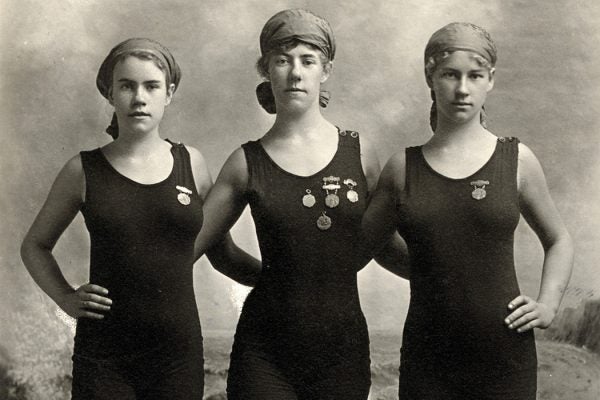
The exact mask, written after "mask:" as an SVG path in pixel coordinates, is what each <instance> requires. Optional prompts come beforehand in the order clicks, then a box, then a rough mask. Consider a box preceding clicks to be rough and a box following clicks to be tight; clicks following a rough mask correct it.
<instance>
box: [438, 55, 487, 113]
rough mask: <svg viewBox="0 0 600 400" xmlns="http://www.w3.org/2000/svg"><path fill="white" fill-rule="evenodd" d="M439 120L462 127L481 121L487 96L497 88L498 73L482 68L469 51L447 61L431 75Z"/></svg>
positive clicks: (447, 58) (445, 59) (446, 59)
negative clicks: (443, 119) (474, 120)
mask: <svg viewBox="0 0 600 400" xmlns="http://www.w3.org/2000/svg"><path fill="white" fill-rule="evenodd" d="M431 85H432V89H433V91H434V92H435V98H436V104H437V111H438V119H439V118H445V119H447V120H449V121H451V122H454V123H458V124H462V123H465V122H468V121H470V120H472V119H473V118H477V120H479V113H480V111H481V107H482V106H483V104H484V103H485V100H486V98H487V94H488V92H489V91H490V90H492V88H493V87H494V70H493V69H492V70H489V69H488V68H487V67H486V66H482V65H481V64H480V61H479V60H478V59H477V58H475V57H474V53H472V52H468V51H455V52H452V53H451V54H450V55H449V56H448V57H446V58H444V59H443V60H442V61H441V63H440V64H439V65H438V66H437V67H436V69H435V71H434V72H433V74H432V75H431Z"/></svg>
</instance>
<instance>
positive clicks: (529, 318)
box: [504, 295, 555, 333]
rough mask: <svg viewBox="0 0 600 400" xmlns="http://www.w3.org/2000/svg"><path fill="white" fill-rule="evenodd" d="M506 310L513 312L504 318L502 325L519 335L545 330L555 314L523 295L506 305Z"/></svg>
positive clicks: (548, 308) (543, 305)
mask: <svg viewBox="0 0 600 400" xmlns="http://www.w3.org/2000/svg"><path fill="white" fill-rule="evenodd" d="M508 309H509V310H511V311H513V312H512V313H511V314H510V315H509V316H508V317H506V319H505V320H504V323H505V324H506V325H508V327H509V328H510V329H516V330H517V332H519V333H521V332H526V331H528V330H531V329H533V328H541V329H546V328H547V327H548V326H550V324H551V323H552V320H553V319H554V316H555V312H554V311H553V310H552V309H551V308H550V307H548V306H547V305H546V304H544V303H539V302H537V301H535V300H533V299H532V298H531V297H527V296H523V295H521V296H518V297H516V298H514V299H513V300H512V301H511V302H510V303H509V304H508Z"/></svg>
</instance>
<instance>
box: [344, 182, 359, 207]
mask: <svg viewBox="0 0 600 400" xmlns="http://www.w3.org/2000/svg"><path fill="white" fill-rule="evenodd" d="M344 185H346V186H348V191H347V192H346V198H347V199H348V201H350V202H351V203H356V202H357V201H358V193H356V191H355V190H354V187H355V186H356V182H355V181H353V180H352V179H350V178H348V179H344Z"/></svg>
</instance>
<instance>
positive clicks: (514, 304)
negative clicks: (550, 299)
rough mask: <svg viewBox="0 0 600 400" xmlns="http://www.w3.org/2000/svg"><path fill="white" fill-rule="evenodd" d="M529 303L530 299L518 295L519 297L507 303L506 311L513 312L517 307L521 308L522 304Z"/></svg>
mask: <svg viewBox="0 0 600 400" xmlns="http://www.w3.org/2000/svg"><path fill="white" fill-rule="evenodd" d="M530 301H531V299H530V298H529V297H527V296H524V295H519V296H517V297H515V298H514V299H512V300H511V301H510V303H508V309H509V310H514V309H516V308H517V307H519V306H522V305H523V304H527V303H528V302H530Z"/></svg>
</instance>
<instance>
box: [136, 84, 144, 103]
mask: <svg viewBox="0 0 600 400" xmlns="http://www.w3.org/2000/svg"><path fill="white" fill-rule="evenodd" d="M133 103H134V104H146V90H145V88H144V87H143V85H139V86H138V87H137V89H136V90H135V91H134V93H133Z"/></svg>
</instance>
